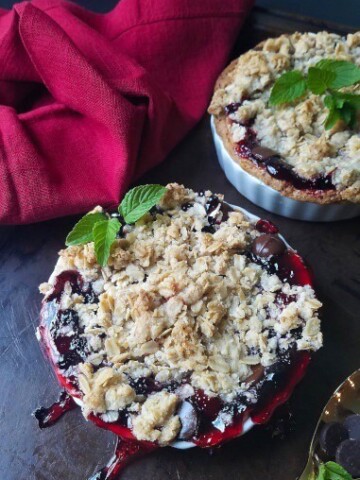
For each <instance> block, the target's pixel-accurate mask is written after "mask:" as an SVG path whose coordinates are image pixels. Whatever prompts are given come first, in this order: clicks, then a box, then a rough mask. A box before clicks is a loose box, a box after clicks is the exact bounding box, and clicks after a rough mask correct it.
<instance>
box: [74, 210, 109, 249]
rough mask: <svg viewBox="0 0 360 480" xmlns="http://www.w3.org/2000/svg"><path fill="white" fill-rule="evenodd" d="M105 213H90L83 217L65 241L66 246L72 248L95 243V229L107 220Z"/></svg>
mask: <svg viewBox="0 0 360 480" xmlns="http://www.w3.org/2000/svg"><path fill="white" fill-rule="evenodd" d="M105 219H106V216H105V214H103V213H100V212H95V213H88V214H87V215H85V216H84V217H82V218H81V219H80V220H79V221H78V222H77V223H76V224H75V225H74V227H73V229H72V230H71V232H70V233H69V234H68V236H67V237H66V240H65V244H66V245H67V246H68V247H70V246H73V245H82V244H84V243H88V242H92V241H93V227H94V225H95V223H97V222H100V221H101V220H105Z"/></svg>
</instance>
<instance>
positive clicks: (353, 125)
mask: <svg viewBox="0 0 360 480" xmlns="http://www.w3.org/2000/svg"><path fill="white" fill-rule="evenodd" d="M359 52H360V33H359V32H358V33H355V34H349V35H348V36H347V37H340V36H339V35H335V34H331V33H327V32H320V33H317V34H315V33H304V34H301V33H294V34H292V35H282V36H280V37H279V38H275V39H268V40H266V41H265V42H263V43H261V44H260V45H258V46H257V47H255V48H254V49H252V50H250V51H248V52H246V53H245V54H243V55H241V56H240V57H239V58H238V59H236V60H234V61H233V62H232V63H231V64H230V65H229V66H228V67H227V68H226V69H225V70H224V72H223V73H222V74H221V75H220V77H219V79H218V81H217V83H216V86H215V92H214V96H213V99H212V102H211V105H210V107H209V112H210V113H211V114H212V115H213V116H214V123H215V128H216V132H217V133H218V135H219V136H220V137H221V140H222V142H223V144H224V146H225V148H226V150H227V152H228V153H229V154H230V156H231V157H232V159H233V161H234V162H236V163H237V164H239V165H240V166H241V168H242V169H243V170H245V171H246V172H248V173H249V174H251V175H252V176H254V177H256V178H258V179H259V180H261V182H263V183H264V184H266V185H268V186H270V187H272V188H273V189H275V190H277V191H279V192H280V193H281V194H282V195H283V196H286V197H289V198H291V199H294V200H299V201H305V202H312V203H317V204H322V205H325V204H333V203H338V202H352V203H355V204H358V203H359V202H360V136H359V122H358V121H357V117H358V115H359V114H358V105H359V104H360V103H359V99H360V97H359V96H358V94H359V93H360V84H359V81H360V77H359V78H358V77H357V76H356V75H358V71H357V67H358V66H359V65H360V60H359V58H360V56H359ZM329 60H331V61H332V60H338V61H340V62H345V63H344V64H342V63H341V64H337V66H338V67H339V68H340V67H341V66H344V65H347V66H349V65H350V69H351V68H353V70H354V71H355V74H354V77H353V84H352V85H349V86H347V87H344V88H340V89H338V90H333V89H332V88H330V87H329V89H325V88H324V90H323V93H322V94H314V93H313V92H312V91H311V90H310V89H309V88H308V89H306V77H307V76H308V74H309V69H310V70H311V68H313V67H315V66H316V69H317V70H318V69H319V68H320V66H321V65H322V66H323V65H324V64H321V61H323V62H324V61H325V62H328V61H329ZM351 65H352V66H353V67H351ZM312 71H313V70H312ZM359 71H360V70H359ZM286 72H297V73H296V74H297V75H298V78H299V79H300V81H301V82H303V83H302V85H303V90H302V93H301V94H300V95H299V96H298V97H297V98H295V99H294V100H293V101H289V102H286V103H283V104H281V105H273V104H271V101H270V96H271V93H272V89H273V87H274V84H275V83H276V81H277V80H278V79H279V78H280V77H281V76H282V75H284V73H286ZM329 75H330V74H329ZM329 78H330V79H331V78H332V77H331V76H329ZM344 83H346V82H344ZM348 83H351V82H348ZM307 84H309V82H308V81H307ZM329 84H330V80H329ZM333 84H334V83H333ZM334 85H335V84H334ZM338 85H340V83H338ZM300 88H302V87H300ZM315 90H316V88H315ZM348 94H349V95H350V96H348V97H345V96H344V95H348ZM332 95H333V96H334V98H335V97H336V98H340V96H341V95H342V96H343V97H341V98H342V100H344V98H349V99H350V98H351V101H353V102H354V105H355V104H356V108H355V106H349V111H350V110H351V112H353V113H352V114H351V115H353V118H352V120H351V121H348V123H347V122H346V121H345V120H344V119H346V115H345V114H344V112H342V113H341V114H339V115H338V117H337V118H336V119H335V118H334V119H333V120H331V122H330V121H329V119H328V117H329V111H331V112H335V110H336V109H335V110H331V109H330V110H329V109H328V107H327V106H328V105H329V104H328V100H327V99H326V97H327V96H329V97H331V98H332ZM340 103H341V102H340ZM342 103H344V102H342ZM338 113H339V112H338V111H337V110H336V114H338ZM334 115H335V113H334ZM335 120H336V121H335ZM331 124H332V125H331ZM330 126H331V128H330ZM278 213H280V212H278Z"/></svg>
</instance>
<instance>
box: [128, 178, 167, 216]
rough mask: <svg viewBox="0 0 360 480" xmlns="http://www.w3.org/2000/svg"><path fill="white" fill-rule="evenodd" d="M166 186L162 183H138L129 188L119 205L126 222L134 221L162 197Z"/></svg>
mask: <svg viewBox="0 0 360 480" xmlns="http://www.w3.org/2000/svg"><path fill="white" fill-rule="evenodd" d="M165 192H166V188H165V187H163V186H162V185H140V186H139V187H135V188H133V189H132V190H130V191H129V192H128V193H127V194H126V195H125V197H124V199H123V201H122V202H121V204H120V207H119V213H120V214H121V215H122V216H123V217H124V219H125V221H126V223H135V222H136V221H137V220H139V219H140V218H141V217H142V216H144V215H145V213H147V212H148V211H149V210H150V209H151V208H152V207H154V206H155V205H156V204H157V203H158V202H159V201H160V200H161V198H162V197H163V195H164V193H165Z"/></svg>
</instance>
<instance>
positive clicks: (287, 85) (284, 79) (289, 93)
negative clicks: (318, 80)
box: [269, 70, 307, 105]
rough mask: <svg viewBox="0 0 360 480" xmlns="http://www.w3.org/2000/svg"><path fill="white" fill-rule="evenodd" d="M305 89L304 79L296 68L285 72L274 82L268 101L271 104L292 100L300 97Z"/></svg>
mask: <svg viewBox="0 0 360 480" xmlns="http://www.w3.org/2000/svg"><path fill="white" fill-rule="evenodd" d="M306 89H307V85H306V80H305V78H304V76H303V74H302V73H301V72H299V71H298V70H293V71H291V72H286V73H284V74H283V75H281V77H279V78H278V79H277V80H276V82H275V83H274V86H273V88H272V90H271V94H270V99H269V102H270V104H271V105H280V104H282V103H288V102H292V101H293V100H296V99H297V98H299V97H302V96H303V95H304V93H305V92H306Z"/></svg>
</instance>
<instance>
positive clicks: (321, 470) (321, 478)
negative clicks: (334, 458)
mask: <svg viewBox="0 0 360 480" xmlns="http://www.w3.org/2000/svg"><path fill="white" fill-rule="evenodd" d="M325 475H326V467H325V465H324V464H323V463H322V464H321V465H320V467H319V472H318V475H317V477H316V480H326V477H325Z"/></svg>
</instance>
